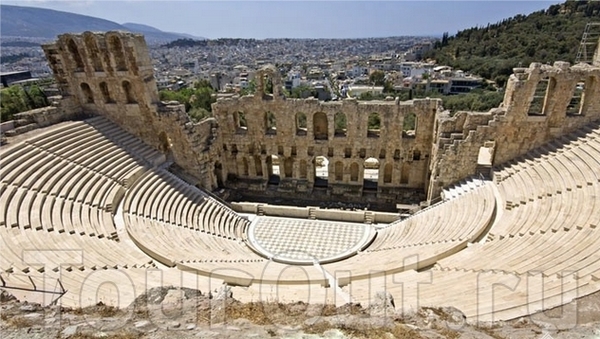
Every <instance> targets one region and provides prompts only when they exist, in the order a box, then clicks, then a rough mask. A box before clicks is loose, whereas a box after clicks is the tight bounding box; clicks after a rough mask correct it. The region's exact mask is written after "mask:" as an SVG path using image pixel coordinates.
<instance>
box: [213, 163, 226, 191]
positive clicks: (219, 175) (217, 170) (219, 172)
mask: <svg viewBox="0 0 600 339" xmlns="http://www.w3.org/2000/svg"><path fill="white" fill-rule="evenodd" d="M213 174H214V175H215V178H216V179H217V187H219V188H221V187H224V185H223V165H221V162H220V161H216V162H215V166H214V169H213Z"/></svg>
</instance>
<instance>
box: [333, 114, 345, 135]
mask: <svg viewBox="0 0 600 339" xmlns="http://www.w3.org/2000/svg"><path fill="white" fill-rule="evenodd" d="M333 124H334V125H335V136H336V137H345V136H346V131H347V130H348V121H347V120H346V114H344V113H342V112H337V113H336V114H335V116H334V117H333Z"/></svg>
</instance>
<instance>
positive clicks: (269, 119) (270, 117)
mask: <svg viewBox="0 0 600 339" xmlns="http://www.w3.org/2000/svg"><path fill="white" fill-rule="evenodd" d="M265 127H266V133H267V134H269V135H275V134H277V120H276V119H275V114H273V112H271V111H268V112H267V113H265Z"/></svg>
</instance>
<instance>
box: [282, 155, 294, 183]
mask: <svg viewBox="0 0 600 339" xmlns="http://www.w3.org/2000/svg"><path fill="white" fill-rule="evenodd" d="M293 172H294V161H293V160H292V158H285V160H284V161H283V173H284V174H285V177H286V178H291V177H293Z"/></svg>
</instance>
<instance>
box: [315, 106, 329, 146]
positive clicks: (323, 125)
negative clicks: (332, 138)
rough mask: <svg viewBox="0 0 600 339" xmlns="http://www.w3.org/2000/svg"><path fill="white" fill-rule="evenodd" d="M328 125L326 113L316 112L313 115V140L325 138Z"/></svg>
mask: <svg viewBox="0 0 600 339" xmlns="http://www.w3.org/2000/svg"><path fill="white" fill-rule="evenodd" d="M328 132H329V127H328V122H327V115H325V113H323V112H317V113H315V114H314V115H313V134H314V136H315V140H327V138H328V134H329V133H328Z"/></svg>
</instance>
